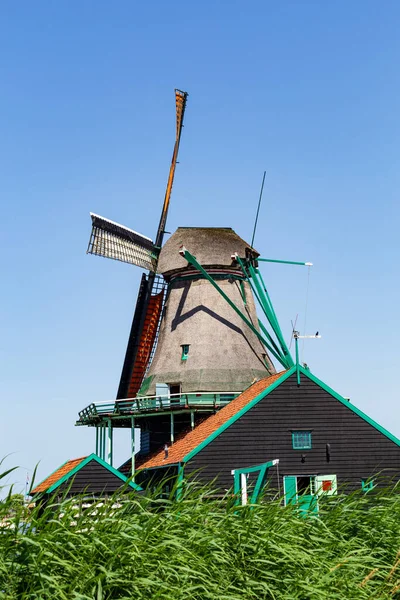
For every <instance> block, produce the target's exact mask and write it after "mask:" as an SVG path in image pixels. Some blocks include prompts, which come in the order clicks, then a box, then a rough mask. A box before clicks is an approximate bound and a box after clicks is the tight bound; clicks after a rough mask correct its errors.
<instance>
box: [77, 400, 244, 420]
mask: <svg viewBox="0 0 400 600" xmlns="http://www.w3.org/2000/svg"><path fill="white" fill-rule="evenodd" d="M240 393H241V392H202V393H194V392H193V393H189V394H171V395H170V396H146V397H141V398H129V399H127V400H112V401H110V402H93V403H92V404H89V406H87V407H86V408H84V409H83V410H81V411H80V412H79V419H78V421H77V424H79V425H84V424H86V423H88V422H93V421H98V420H101V419H102V418H104V417H118V416H124V415H126V416H129V415H139V414H143V413H144V414H146V413H157V412H165V411H167V412H168V411H174V410H196V409H197V410H199V409H200V410H216V409H217V408H220V407H222V406H225V405H226V404H228V402H230V401H231V400H233V399H234V398H236V397H237V396H238V395H239V394H240Z"/></svg>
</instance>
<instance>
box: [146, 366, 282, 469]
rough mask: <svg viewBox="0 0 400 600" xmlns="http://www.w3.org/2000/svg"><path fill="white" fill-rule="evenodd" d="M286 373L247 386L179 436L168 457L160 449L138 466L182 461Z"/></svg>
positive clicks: (161, 464) (147, 466) (154, 465)
mask: <svg viewBox="0 0 400 600" xmlns="http://www.w3.org/2000/svg"><path fill="white" fill-rule="evenodd" d="M285 373H286V371H281V372H280V373H276V374H275V375H271V376H270V377H265V378H264V379H260V381H257V382H256V383H254V384H253V385H251V386H250V387H249V388H247V390H245V391H244V392H242V393H241V394H240V396H238V397H237V398H235V399H234V400H231V402H229V404H227V405H226V406H224V408H221V410H219V411H218V412H217V413H216V414H214V415H211V416H210V417H208V418H207V419H205V420H204V421H202V423H200V424H199V425H197V427H195V428H194V429H193V430H192V431H189V432H187V433H183V434H181V435H180V436H178V438H177V439H176V441H175V443H174V444H172V446H170V447H169V449H168V450H169V451H168V458H165V453H164V449H162V450H158V451H156V452H154V453H153V454H152V455H151V456H150V457H148V458H146V459H145V460H144V461H143V462H138V463H137V466H136V468H137V469H149V468H151V467H163V466H165V465H169V464H175V463H178V462H181V461H182V460H183V459H184V457H185V456H186V455H187V454H189V452H191V451H192V450H194V449H195V448H197V446H199V444H201V443H202V442H204V440H206V439H207V438H208V436H210V435H211V434H212V433H214V432H215V431H217V429H218V428H219V427H221V425H223V424H224V423H226V422H227V421H229V419H230V418H231V417H233V416H234V415H235V414H236V413H238V412H239V411H240V410H241V409H242V408H244V407H245V406H246V405H247V404H249V402H251V401H252V400H254V398H256V397H257V396H258V395H259V394H261V392H263V391H264V390H266V389H267V388H268V387H269V386H270V385H272V384H273V383H275V381H277V379H279V378H280V377H282V375H284V374H285Z"/></svg>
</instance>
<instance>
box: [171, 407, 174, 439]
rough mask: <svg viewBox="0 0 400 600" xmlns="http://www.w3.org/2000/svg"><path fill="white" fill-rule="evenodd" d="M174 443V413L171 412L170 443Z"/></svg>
mask: <svg viewBox="0 0 400 600" xmlns="http://www.w3.org/2000/svg"><path fill="white" fill-rule="evenodd" d="M173 443H174V413H171V444H173Z"/></svg>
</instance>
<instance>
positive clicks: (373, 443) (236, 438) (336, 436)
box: [185, 375, 400, 491]
mask: <svg viewBox="0 0 400 600" xmlns="http://www.w3.org/2000/svg"><path fill="white" fill-rule="evenodd" d="M296 429H297V430H311V431H312V449H311V450H293V448H292V435H291V431H292V430H296ZM326 444H329V445H330V461H329V462H328V460H327V455H326ZM301 455H304V456H305V462H302V460H301ZM276 458H278V459H279V461H280V462H279V475H280V478H279V479H280V490H281V491H282V476H284V475H317V474H320V475H325V474H326V475H331V474H336V475H337V479H338V486H341V488H342V489H343V488H344V487H346V489H348V490H349V491H350V490H352V489H360V487H361V479H366V478H368V477H371V476H373V475H375V474H376V473H379V472H380V473H381V474H382V477H383V476H385V477H389V478H391V479H393V478H394V479H395V480H397V479H399V477H400V447H399V446H397V445H396V444H395V443H394V442H392V441H390V440H389V439H388V438H387V437H386V436H384V435H383V434H382V433H380V432H379V431H377V430H376V429H375V428H374V427H373V426H372V425H370V424H369V423H367V422H366V421H364V420H363V419H362V418H361V417H359V416H358V415H356V414H355V413H353V412H352V411H351V410H349V409H348V408H347V406H345V405H343V404H342V403H341V402H339V401H338V400H336V399H335V398H334V397H333V396H331V395H330V394H329V393H328V392H326V391H325V390H323V389H322V388H320V387H319V386H318V385H316V384H315V383H314V382H312V381H311V380H310V379H308V378H306V377H305V376H302V377H301V385H300V387H297V383H296V377H295V375H293V376H292V377H290V378H289V379H288V380H286V381H285V382H283V383H282V384H281V385H280V386H279V387H278V388H276V390H274V391H273V392H271V393H270V394H269V395H268V396H266V397H265V398H264V399H263V400H261V401H260V402H259V403H258V404H257V405H256V406H254V407H253V408H252V409H251V410H249V411H248V412H247V413H246V414H245V415H243V416H242V417H241V418H240V419H239V420H238V421H236V422H235V423H234V424H233V425H231V426H230V427H229V428H228V429H226V430H225V431H224V432H223V433H222V434H221V435H220V436H219V437H217V438H216V439H215V440H214V441H213V442H211V443H210V444H209V445H208V446H206V447H205V448H204V449H203V450H201V451H200V452H199V453H198V454H197V455H196V456H195V457H194V458H193V459H192V460H191V461H190V462H189V463H188V464H187V465H186V468H185V473H186V474H190V473H193V472H195V471H197V472H198V473H197V475H196V476H197V477H199V478H200V479H203V480H206V481H210V480H213V479H214V478H216V479H217V485H218V487H219V488H220V489H221V491H223V490H225V489H229V488H230V487H231V486H232V485H233V477H232V475H231V470H232V469H235V468H239V467H249V466H253V465H257V464H261V463H264V462H266V461H269V460H273V459H276ZM270 487H272V488H275V489H276V488H277V487H278V480H277V472H276V469H275V468H274V469H271V470H270Z"/></svg>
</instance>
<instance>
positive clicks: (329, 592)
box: [0, 482, 400, 600]
mask: <svg viewBox="0 0 400 600" xmlns="http://www.w3.org/2000/svg"><path fill="white" fill-rule="evenodd" d="M209 494H210V489H209V488H204V487H200V486H198V485H196V483H195V482H189V483H188V484H186V486H185V489H184V491H183V494H182V497H181V500H180V501H179V502H178V501H175V500H174V496H173V494H171V497H170V498H167V499H161V498H160V497H159V496H157V494H154V495H153V496H145V497H144V496H141V497H139V496H137V495H131V496H130V500H129V501H128V502H127V501H126V498H125V499H124V498H123V497H122V496H120V497H119V498H116V497H114V498H113V499H110V500H109V501H108V502H107V503H102V502H100V501H99V502H97V504H95V505H93V506H92V507H91V508H89V509H87V510H86V512H82V511H79V509H77V508H76V506H77V504H79V502H77V500H76V499H74V500H72V501H71V500H67V499H64V500H63V501H62V502H61V504H55V503H53V504H52V503H49V505H48V506H47V508H46V510H45V511H44V513H43V514H39V511H38V510H37V509H34V510H33V511H31V512H30V513H29V514H27V512H26V509H25V508H24V507H18V506H17V507H16V508H15V507H14V508H13V510H12V511H11V509H10V504H9V503H10V501H11V500H10V498H7V499H6V500H5V501H4V502H2V503H1V504H0V523H1V521H2V520H3V519H4V518H5V517H6V516H8V518H9V521H10V523H11V524H12V525H14V528H4V527H3V528H2V530H1V531H0V599H10V600H11V599H18V600H20V599H21V600H22V599H29V600H31V599H32V600H33V599H35V600H36V599H37V600H39V599H40V600H42V599H43V600H45V599H46V600H47V599H50V598H51V599H52V600H54V599H57V600H72V599H79V600H89V599H90V600H109V599H110V600H111V599H123V598H124V599H128V598H129V599H131V598H135V599H137V600H142V599H146V600H148V599H151V600H158V599H160V600H161V599H162V600H172V599H173V600H209V599H210V600H211V599H213V600H244V599H246V600H260V599H264V598H265V599H274V600H275V599H276V600H278V599H279V600H283V599H284V600H317V599H318V600H319V599H325V598H326V599H329V600H335V599H341V600H351V599H353V598H354V599H357V600H364V599H365V600H367V599H368V600H371V599H374V600H384V599H400V552H399V550H400V497H399V495H398V493H397V491H396V490H394V489H392V490H385V491H382V492H379V493H378V494H366V495H365V494H364V495H362V494H354V495H349V496H336V497H330V498H326V500H325V501H322V502H321V504H320V513H319V517H318V518H316V517H313V516H310V517H308V518H301V517H299V515H298V513H297V512H296V510H295V509H293V508H290V507H286V508H282V506H281V505H280V502H279V499H277V500H271V501H268V502H267V501H265V502H262V503H260V504H258V505H257V506H254V507H251V508H250V507H235V506H234V505H233V502H232V499H230V498H229V497H227V498H225V500H224V501H220V500H210V499H209ZM116 501H119V503H120V504H121V505H122V506H121V507H120V508H115V502H116ZM11 512H12V515H11V517H10V514H11ZM93 512H95V513H96V514H93ZM90 513H92V514H90ZM22 523H24V525H23V526H22ZM28 525H29V526H28Z"/></svg>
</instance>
